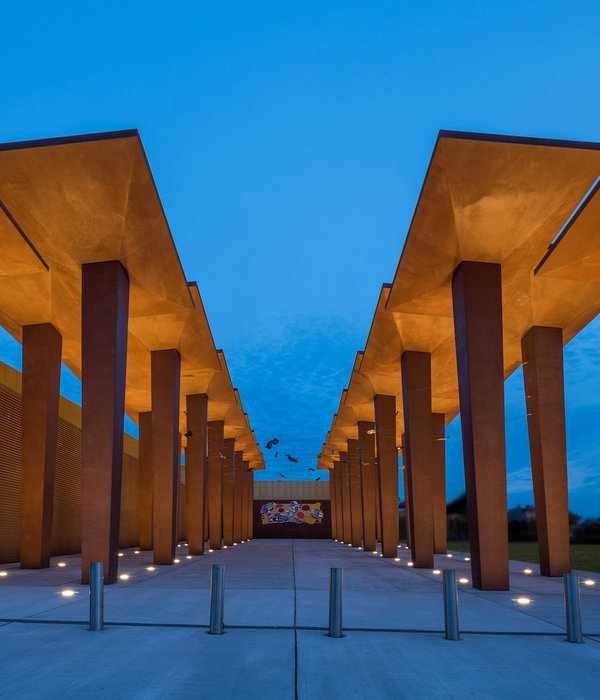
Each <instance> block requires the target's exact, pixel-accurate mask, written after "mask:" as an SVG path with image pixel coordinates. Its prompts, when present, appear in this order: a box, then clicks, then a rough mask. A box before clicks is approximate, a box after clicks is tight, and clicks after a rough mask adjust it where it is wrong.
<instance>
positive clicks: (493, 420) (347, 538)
mask: <svg viewBox="0 0 600 700" xmlns="http://www.w3.org/2000/svg"><path fill="white" fill-rule="evenodd" d="M452 296H453V310H454V329H455V343H456V360H457V369H458V383H459V400H460V415H461V427H462V437H463V458H464V470H465V483H466V492H467V505H468V519H469V537H470V548H471V567H472V581H473V585H474V586H475V587H477V588H481V589H489V590H506V589H508V587H509V579H508V522H507V493H506V454H505V427H504V421H505V416H504V362H503V336H502V284H501V267H500V265H496V264H491V263H476V262H463V263H462V264H461V265H459V267H458V268H457V270H456V272H455V275H454V278H453V282H452ZM521 347H522V360H523V373H524V384H525V394H526V405H527V421H528V429H529V443H530V453H531V465H532V476H533V488H534V497H535V507H536V520H537V531H538V543H539V550H540V570H541V573H542V575H545V576H560V575H562V574H564V573H568V572H569V571H570V559H569V523H568V502H567V501H568V497H567V494H568V492H567V457H566V433H565V413H564V377H563V339H562V329H560V328H549V327H540V326H533V327H532V328H531V329H530V330H529V331H528V332H527V333H526V334H525V335H524V337H523V339H522V343H521ZM400 372H401V375H402V403H403V412H404V426H405V434H404V436H403V440H402V449H403V457H404V466H405V470H404V490H405V504H406V517H407V536H408V543H409V546H410V548H411V551H412V559H413V562H414V565H415V566H416V567H423V568H431V567H433V555H434V553H443V552H445V551H446V494H445V439H446V438H445V436H444V415H442V414H435V413H433V411H432V405H431V394H432V386H431V354H430V353H428V352H414V351H406V352H404V353H403V355H402V357H401V361H400ZM374 414H375V423H374V424H371V423H361V422H359V423H358V440H348V445H347V451H342V452H340V460H339V462H337V463H334V467H333V470H332V473H331V476H332V510H333V518H332V523H333V536H334V538H335V539H338V540H342V541H344V542H347V543H351V544H352V545H353V546H356V547H358V546H364V548H365V549H366V550H371V549H375V546H374V543H375V539H377V540H379V539H380V540H381V543H382V554H383V556H384V557H395V556H396V551H397V545H398V474H397V446H396V445H397V443H396V435H395V415H396V410H395V397H393V396H380V395H379V396H375V398H374ZM373 435H375V442H376V451H377V457H375V450H374V446H373V439H372V438H373ZM376 496H378V498H379V500H378V502H377V501H376ZM374 528H375V529H376V530H379V531H380V537H379V533H378V532H376V534H375V538H374V535H373V532H374Z"/></svg>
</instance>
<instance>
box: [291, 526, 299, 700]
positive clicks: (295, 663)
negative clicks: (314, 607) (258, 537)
mask: <svg viewBox="0 0 600 700" xmlns="http://www.w3.org/2000/svg"><path fill="white" fill-rule="evenodd" d="M292 579H293V581H294V700H298V631H297V628H296V557H295V551H294V538H292Z"/></svg>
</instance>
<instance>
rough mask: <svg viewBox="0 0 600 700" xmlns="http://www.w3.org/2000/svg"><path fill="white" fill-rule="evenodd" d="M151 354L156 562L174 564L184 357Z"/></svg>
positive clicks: (158, 352)
mask: <svg viewBox="0 0 600 700" xmlns="http://www.w3.org/2000/svg"><path fill="white" fill-rule="evenodd" d="M150 357H151V387H152V512H153V516H152V544H153V549H154V563H155V564H172V563H173V557H174V556H175V545H176V540H177V492H178V488H179V463H180V451H179V450H180V448H179V400H180V397H179V382H180V375H181V360H180V357H179V353H178V352H177V350H156V351H153V352H152V353H150Z"/></svg>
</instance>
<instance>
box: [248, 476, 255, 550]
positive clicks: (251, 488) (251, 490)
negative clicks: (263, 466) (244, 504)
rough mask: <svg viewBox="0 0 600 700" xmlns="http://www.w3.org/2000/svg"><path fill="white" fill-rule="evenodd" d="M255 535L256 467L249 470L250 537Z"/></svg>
mask: <svg viewBox="0 0 600 700" xmlns="http://www.w3.org/2000/svg"><path fill="white" fill-rule="evenodd" d="M253 537H254V469H251V470H250V471H249V472H248V539H249V540H251V539H252V538H253Z"/></svg>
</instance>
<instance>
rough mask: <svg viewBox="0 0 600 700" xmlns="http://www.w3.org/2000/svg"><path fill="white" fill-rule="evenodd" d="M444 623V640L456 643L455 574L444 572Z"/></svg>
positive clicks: (456, 602)
mask: <svg viewBox="0 0 600 700" xmlns="http://www.w3.org/2000/svg"><path fill="white" fill-rule="evenodd" d="M444 622H445V625H446V639H450V640H452V641H453V642H456V641H458V640H459V639H460V634H459V632H458V590H457V588H456V572H455V571H444Z"/></svg>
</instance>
